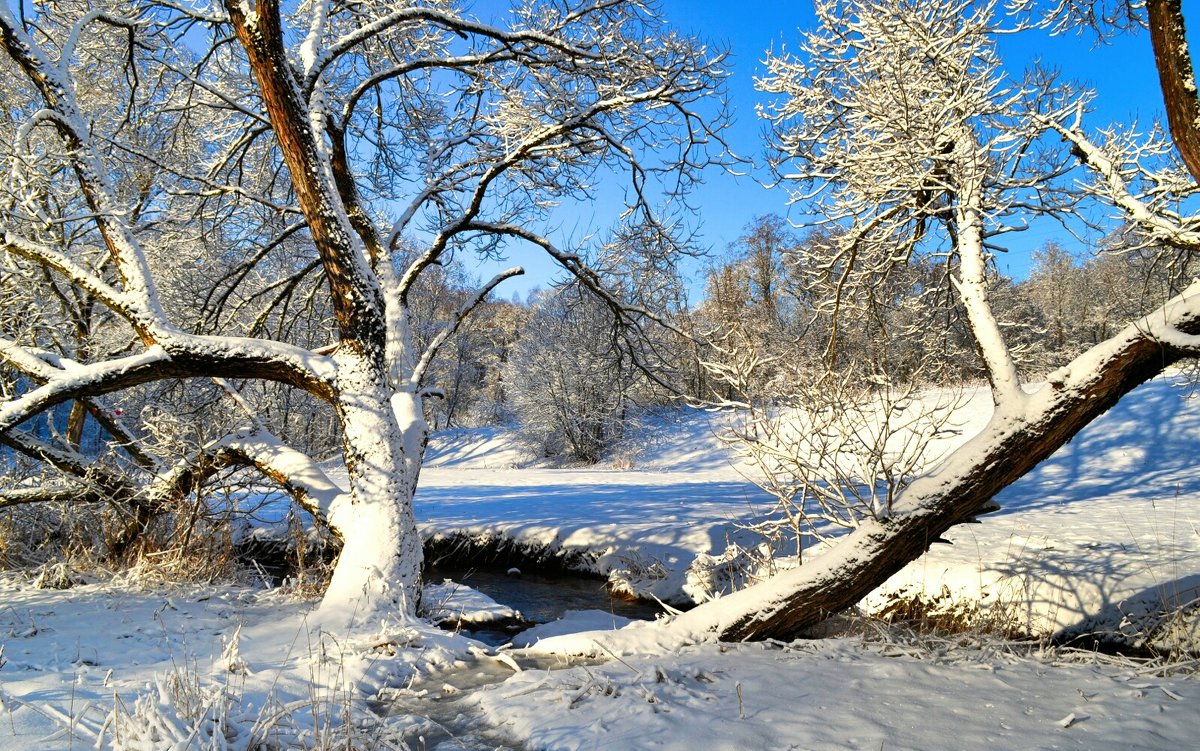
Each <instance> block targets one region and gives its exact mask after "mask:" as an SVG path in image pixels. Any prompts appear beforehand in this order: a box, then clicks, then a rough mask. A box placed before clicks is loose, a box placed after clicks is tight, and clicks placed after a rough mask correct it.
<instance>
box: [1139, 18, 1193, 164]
mask: <svg viewBox="0 0 1200 751" xmlns="http://www.w3.org/2000/svg"><path fill="white" fill-rule="evenodd" d="M1146 10H1147V15H1148V16H1149V24H1150V42H1151V44H1152V46H1153V47H1154V63H1155V65H1156V66H1157V68H1158V81H1159V85H1160V86H1161V88H1162V93H1163V104H1164V105H1166V110H1167V122H1168V124H1169V125H1170V126H1171V140H1172V141H1174V142H1175V147H1176V148H1177V149H1179V154H1180V156H1182V157H1183V161H1184V164H1186V165H1187V168H1188V171H1189V172H1191V173H1192V177H1193V178H1194V179H1195V180H1197V181H1200V96H1198V95H1197V91H1196V79H1195V73H1194V71H1193V69H1192V56H1191V53H1190V51H1189V50H1188V43H1187V32H1186V31H1185V30H1184V23H1183V2H1182V0H1149V2H1147V3H1146Z"/></svg>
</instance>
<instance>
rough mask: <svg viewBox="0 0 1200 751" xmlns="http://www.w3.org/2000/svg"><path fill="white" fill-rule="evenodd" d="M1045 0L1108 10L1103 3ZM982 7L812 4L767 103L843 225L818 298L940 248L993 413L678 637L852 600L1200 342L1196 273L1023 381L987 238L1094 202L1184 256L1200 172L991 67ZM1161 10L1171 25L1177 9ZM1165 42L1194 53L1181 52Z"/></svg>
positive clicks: (800, 622)
mask: <svg viewBox="0 0 1200 751" xmlns="http://www.w3.org/2000/svg"><path fill="white" fill-rule="evenodd" d="M1055 5H1057V7H1059V8H1062V7H1065V6H1087V9H1090V10H1091V11H1100V10H1102V9H1101V8H1099V6H1100V5H1103V4H1102V3H1076V4H1072V3H1059V4H1055ZM994 7H995V3H994V2H981V3H972V2H966V1H963V0H959V1H957V2H953V3H924V2H917V0H888V1H887V2H876V1H874V0H872V1H870V2H868V1H867V0H861V1H858V0H850V1H848V2H820V3H818V4H817V10H818V17H819V21H820V28H819V29H817V30H816V31H814V32H812V33H810V34H808V35H807V37H806V41H805V43H804V45H803V52H804V54H803V56H798V57H791V56H777V57H773V58H771V59H769V61H768V67H769V71H770V73H769V75H768V76H767V77H766V78H765V79H763V81H762V82H761V85H762V87H763V88H764V89H765V90H766V91H768V92H771V93H773V94H776V95H777V99H776V105H775V106H774V107H773V108H772V109H771V111H770V112H771V117H772V120H773V121H774V123H775V127H776V134H777V139H778V145H779V147H780V156H781V161H780V165H781V172H783V173H784V174H785V176H787V177H788V179H789V180H792V179H794V180H796V181H797V183H796V185H797V194H798V197H801V196H811V197H812V202H811V203H806V204H805V209H806V211H807V212H809V213H811V214H812V215H815V216H816V217H818V218H819V219H818V221H821V222H824V223H825V224H827V225H833V226H836V227H837V228H838V236H839V238H840V239H839V241H838V242H837V243H835V244H834V245H832V246H831V247H830V248H829V249H828V252H827V253H826V254H824V255H821V256H818V257H813V258H811V259H809V263H810V265H812V266H814V267H816V268H824V269H827V270H828V272H829V273H830V274H831V275H832V276H833V278H834V279H835V280H836V283H835V284H834V286H833V288H832V290H831V293H830V294H829V295H828V296H827V297H826V299H825V301H824V304H825V305H826V306H827V307H828V309H830V310H831V311H834V312H835V313H836V312H837V311H840V310H845V309H846V308H848V307H854V306H855V305H859V304H861V301H862V300H863V299H864V298H866V297H868V296H869V291H870V289H871V288H872V286H873V285H874V284H875V283H876V282H877V280H879V279H880V278H882V277H885V276H886V275H888V274H889V273H891V272H892V270H893V269H895V268H896V267H897V266H900V265H903V264H908V263H910V262H911V261H912V259H913V258H914V257H916V256H917V255H920V254H924V255H926V256H927V257H930V258H934V259H940V263H941V264H942V265H943V267H944V268H945V270H946V281H947V284H948V285H949V287H948V288H949V289H950V290H952V291H953V294H954V297H955V298H957V303H956V304H959V305H961V306H962V307H963V309H964V310H965V313H966V318H967V322H968V324H969V329H970V331H971V334H972V336H973V339H974V343H975V346H976V348H977V349H978V352H979V359H980V361H981V363H982V366H983V369H984V372H985V374H986V376H987V379H988V382H989V384H990V386H991V393H992V398H993V401H994V402H995V411H994V415H993V417H992V419H991V421H990V422H989V423H988V424H987V426H986V427H985V428H984V429H983V430H982V432H981V433H980V434H979V435H977V436H976V437H975V438H973V439H971V440H970V441H968V442H966V443H965V444H963V445H962V446H961V447H960V448H958V449H957V450H955V451H953V452H952V453H951V454H950V455H949V456H947V457H946V458H945V459H944V460H943V461H941V462H940V463H938V464H936V465H935V466H933V467H932V468H930V469H929V470H928V471H926V472H924V473H923V474H920V475H919V476H917V477H914V478H912V479H910V480H909V481H908V482H906V483H905V485H904V487H902V488H901V489H900V490H899V491H898V492H897V493H895V494H894V496H893V497H892V498H891V502H890V507H889V508H887V509H886V510H884V511H883V512H880V511H878V510H876V511H875V512H874V513H873V514H867V515H864V518H862V519H860V520H859V521H858V523H857V526H855V528H854V529H853V531H852V532H850V533H849V534H847V535H845V536H844V537H841V538H839V539H838V542H837V544H836V545H835V546H834V547H833V548H832V549H830V550H828V551H827V552H824V553H821V554H820V555H818V556H816V557H815V558H812V559H810V560H808V561H807V562H806V563H805V564H804V565H803V566H801V567H799V568H797V569H795V570H793V571H789V572H786V573H783V574H780V575H779V576H777V577H775V578H774V579H772V580H770V581H769V582H767V583H765V584H762V585H758V586H755V587H751V588H750V589H748V590H744V591H742V592H738V593H735V594H734V595H731V596H729V597H725V598H722V599H721V600H720V601H719V603H718V604H716V605H704V606H701V607H699V608H697V609H695V610H693V611H690V612H688V613H685V614H683V615H681V616H679V617H678V618H677V619H676V620H675V622H674V624H673V625H672V628H674V629H676V630H677V631H679V632H681V633H684V634H687V635H689V636H692V637H701V638H703V637H708V638H711V637H713V636H717V637H720V638H724V639H745V638H755V637H767V636H782V635H786V634H790V633H793V632H794V631H795V630H796V629H797V628H799V627H803V626H805V625H809V624H813V623H816V622H819V621H820V620H822V619H824V618H825V617H826V616H828V615H829V614H831V613H834V612H837V611H839V610H842V609H844V608H847V607H850V606H852V605H853V604H855V603H856V602H858V601H859V600H860V599H861V598H862V597H863V596H865V595H866V594H867V593H869V592H870V591H871V590H872V589H874V588H876V587H877V586H879V585H880V584H882V583H883V582H884V581H885V580H886V579H887V578H888V577H889V576H890V575H891V574H893V573H894V572H896V571H898V570H899V569H900V568H901V567H903V566H904V565H906V564H907V563H909V562H910V561H912V560H915V559H916V558H917V557H918V556H920V555H921V554H922V553H923V552H924V551H925V550H926V549H927V548H928V547H929V546H930V544H932V543H934V542H937V541H938V540H939V539H941V537H942V535H943V534H944V533H945V532H946V530H947V529H949V528H950V527H952V526H954V525H956V524H960V523H964V522H969V521H973V520H975V519H976V517H977V516H979V515H980V514H983V513H986V512H987V511H989V510H991V509H992V508H994V506H993V505H992V498H993V496H994V495H995V494H996V493H997V492H999V491H1000V490H1001V489H1002V488H1004V487H1005V486H1007V485H1008V484H1010V483H1012V482H1013V481H1015V480H1016V479H1018V478H1019V477H1021V476H1022V475H1024V474H1025V473H1026V472H1028V471H1029V470H1030V469H1031V468H1033V467H1034V466H1036V465H1037V464H1038V463H1039V462H1041V461H1042V460H1043V459H1045V458H1046V457H1048V456H1049V455H1050V454H1052V453H1053V452H1054V451H1055V450H1056V449H1058V448H1059V447H1060V446H1062V445H1063V444H1064V443H1065V442H1066V441H1068V440H1070V438H1071V437H1072V436H1074V435H1075V434H1076V433H1077V432H1078V431H1079V430H1080V429H1082V428H1083V427H1084V426H1085V425H1087V424H1088V423H1089V422H1090V421H1092V420H1093V419H1095V418H1096V417H1097V416H1099V415H1100V414H1102V413H1103V412H1104V411H1106V410H1107V409H1108V408H1109V407H1111V406H1112V405H1113V404H1115V403H1116V402H1117V400H1119V399H1120V398H1121V397H1122V396H1124V395H1125V394H1126V393H1128V392H1129V391H1130V390H1131V389H1133V388H1134V387H1136V386H1137V385H1139V384H1141V383H1142V382H1144V381H1145V380H1147V379H1149V378H1152V377H1153V376H1155V375H1156V374H1158V373H1160V372H1162V370H1163V369H1164V368H1166V367H1169V366H1170V365H1171V364H1173V363H1175V362H1177V361H1179V360H1180V359H1181V358H1185V357H1193V356H1195V355H1196V354H1198V353H1200V283H1193V284H1192V285H1191V286H1190V287H1188V288H1187V289H1185V290H1184V291H1183V292H1182V293H1181V294H1179V295H1177V296H1175V297H1173V298H1171V299H1168V300H1164V301H1162V302H1161V307H1158V308H1157V309H1156V310H1154V311H1153V312H1151V313H1150V314H1149V315H1146V316H1143V317H1141V318H1138V319H1136V320H1134V321H1132V322H1131V323H1129V324H1128V325H1126V326H1125V327H1124V328H1122V329H1120V330H1119V331H1117V332H1115V333H1114V334H1113V335H1112V336H1110V337H1109V338H1108V339H1106V340H1105V341H1103V342H1101V343H1100V344H1098V345H1096V346H1094V347H1091V348H1089V349H1087V350H1086V351H1084V352H1083V353H1082V354H1080V355H1079V356H1077V357H1075V358H1074V359H1073V360H1071V361H1070V362H1066V363H1063V364H1061V366H1060V367H1058V368H1056V369H1055V370H1053V371H1052V372H1051V373H1050V374H1049V376H1048V378H1047V381H1046V383H1045V384H1044V385H1042V386H1041V387H1040V388H1038V389H1036V390H1033V389H1027V388H1026V387H1025V386H1024V385H1023V384H1022V382H1021V379H1020V377H1019V372H1018V367H1017V361H1016V358H1015V357H1014V354H1013V351H1012V349H1011V348H1010V346H1009V342H1008V339H1007V337H1006V335H1005V332H1004V329H1003V327H1002V326H1001V325H1000V324H999V322H998V321H997V319H996V316H995V315H994V311H993V307H992V305H991V302H990V292H991V291H992V288H993V287H992V285H993V284H994V282H993V281H992V279H994V277H993V276H990V275H989V273H988V263H989V255H990V252H991V248H992V247H993V246H994V244H995V242H996V239H995V238H996V237H997V236H998V235H1000V234H1002V233H1004V232H1006V231H1011V230H1013V229H1019V228H1021V227H1022V226H1025V224H1026V222H1027V220H1028V219H1029V218H1030V217H1031V216H1033V215H1037V214H1049V215H1057V216H1061V217H1064V218H1070V217H1071V216H1072V215H1073V214H1074V212H1075V209H1076V207H1079V206H1081V205H1082V204H1084V203H1090V202H1098V203H1100V204H1102V205H1104V206H1107V207H1109V208H1110V210H1111V209H1115V210H1116V211H1117V212H1118V213H1119V215H1120V216H1122V217H1123V218H1124V220H1125V221H1126V222H1128V223H1129V224H1130V225H1131V226H1134V227H1136V228H1137V230H1138V232H1137V234H1138V235H1139V236H1140V238H1141V242H1142V243H1143V244H1147V243H1148V244H1155V245H1157V246H1160V247H1166V248H1170V249H1173V251H1177V252H1178V251H1184V252H1194V251H1195V250H1196V249H1197V248H1200V246H1198V245H1197V244H1196V243H1197V240H1200V235H1198V234H1197V230H1198V229H1200V217H1197V216H1195V215H1194V214H1191V213H1189V212H1188V211H1187V208H1186V203H1185V202H1186V199H1187V198H1188V197H1189V196H1191V195H1192V194H1193V193H1194V192H1195V190H1196V185H1195V182H1194V180H1193V179H1192V178H1191V177H1190V176H1189V175H1188V174H1187V172H1186V171H1185V170H1183V169H1182V168H1181V165H1179V164H1178V163H1177V162H1175V161H1174V160H1173V159H1172V156H1173V153H1172V151H1171V149H1170V144H1169V142H1166V141H1164V140H1162V139H1160V138H1156V136H1155V134H1153V133H1151V134H1150V135H1149V136H1148V137H1136V136H1134V135H1132V134H1123V133H1117V132H1109V133H1102V134H1100V138H1096V137H1095V136H1092V135H1089V134H1088V133H1086V132H1085V130H1084V125H1083V115H1084V112H1085V106H1086V101H1087V98H1086V96H1085V95H1083V94H1081V93H1077V92H1072V91H1070V90H1068V89H1061V88H1054V87H1053V86H1052V85H1051V82H1049V81H1047V80H1046V79H1045V77H1044V76H1041V75H1040V74H1035V75H1033V76H1030V77H1027V78H1026V79H1025V80H1024V81H1021V80H1013V79H1010V78H1008V77H1006V76H1005V75H1004V74H1003V72H1002V70H1001V68H1000V62H999V59H998V58H997V57H996V54H995V50H994V41H995V34H996V33H997V32H998V31H1000V30H1001V24H1002V23H1003V19H1002V18H1000V19H998V18H997V17H996V15H995V13H994ZM1129 7H1132V6H1129ZM1172 23H1175V24H1177V26H1178V28H1182V17H1181V15H1180V14H1179V12H1178V4H1176V10H1175V11H1174V17H1173V19H1172ZM1155 49H1156V54H1157V55H1159V63H1160V70H1163V69H1167V70H1181V69H1182V68H1180V67H1178V66H1176V67H1174V68H1170V67H1169V66H1163V65H1162V63H1163V60H1162V57H1161V55H1162V53H1161V51H1160V48H1159V47H1157V46H1156V48H1155ZM1172 50H1173V51H1172V53H1171V54H1173V55H1175V56H1179V55H1186V47H1180V46H1175V47H1173V48H1172ZM1177 62H1178V61H1177ZM1174 83H1181V84H1183V85H1182V86H1174V87H1172V90H1173V91H1174V92H1175V94H1177V95H1183V96H1186V97H1190V98H1191V99H1192V100H1194V99H1195V97H1196V91H1195V89H1194V87H1191V88H1189V86H1188V85H1187V84H1188V82H1187V81H1186V80H1185V81H1181V82H1174ZM1192 103H1194V101H1193V102H1192ZM1175 125H1176V123H1175V121H1174V120H1173V121H1172V127H1173V128H1174V127H1175ZM1180 127H1183V128H1186V129H1189V130H1193V131H1194V130H1195V129H1196V128H1197V127H1200V126H1197V124H1196V122H1195V121H1194V120H1193V121H1191V122H1190V123H1188V122H1183V123H1181V124H1180ZM1179 138H1180V136H1179V134H1176V139H1177V140H1178V139H1179ZM1064 143H1065V145H1066V148H1064V147H1063V144H1064ZM1071 178H1076V180H1079V181H1081V182H1076V181H1075V180H1071Z"/></svg>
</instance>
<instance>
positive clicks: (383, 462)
mask: <svg viewBox="0 0 1200 751" xmlns="http://www.w3.org/2000/svg"><path fill="white" fill-rule="evenodd" d="M381 370H382V369H381V368H377V367H372V366H371V365H370V364H369V363H367V362H366V361H364V360H362V359H360V358H357V357H352V358H346V359H343V360H342V361H341V362H339V375H338V393H337V400H336V406H337V411H338V416H339V419H340V421H341V427H342V434H343V453H344V457H345V465H346V469H347V472H348V479H349V490H350V492H349V494H348V496H344V497H343V498H344V500H343V501H342V502H341V504H340V505H339V506H338V507H335V508H334V509H332V510H331V513H330V519H329V522H330V526H331V527H333V528H334V530H335V531H336V532H337V533H338V535H339V536H340V537H341V539H342V543H343V545H342V552H341V555H340V556H339V557H338V560H337V563H336V565H335V566H334V571H333V578H332V580H331V581H330V584H329V588H328V589H327V590H326V592H325V596H324V598H323V599H322V601H321V606H320V609H319V612H318V616H317V618H318V620H319V622H320V623H321V624H322V625H323V626H325V627H327V628H331V629H336V630H341V631H345V630H347V629H349V628H354V627H377V626H379V625H380V624H381V623H382V622H383V621H384V620H385V619H388V618H396V617H399V618H401V619H405V618H410V617H414V616H415V614H416V611H417V605H418V603H419V599H420V592H421V584H420V577H421V544H420V537H419V535H418V532H417V525H416V520H415V518H414V516H413V508H412V499H413V494H414V492H415V490H416V472H417V471H418V470H419V467H420V457H419V456H413V455H412V454H413V453H414V452H417V453H419V452H420V450H421V449H423V448H424V433H425V431H424V423H423V421H420V420H416V421H414V420H412V419H409V417H408V416H407V415H404V416H402V418H403V419H398V417H397V411H396V409H395V408H394V404H393V401H394V395H393V393H392V391H391V389H389V388H388V387H387V383H386V378H385V376H384V374H383V373H382V372H381Z"/></svg>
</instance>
